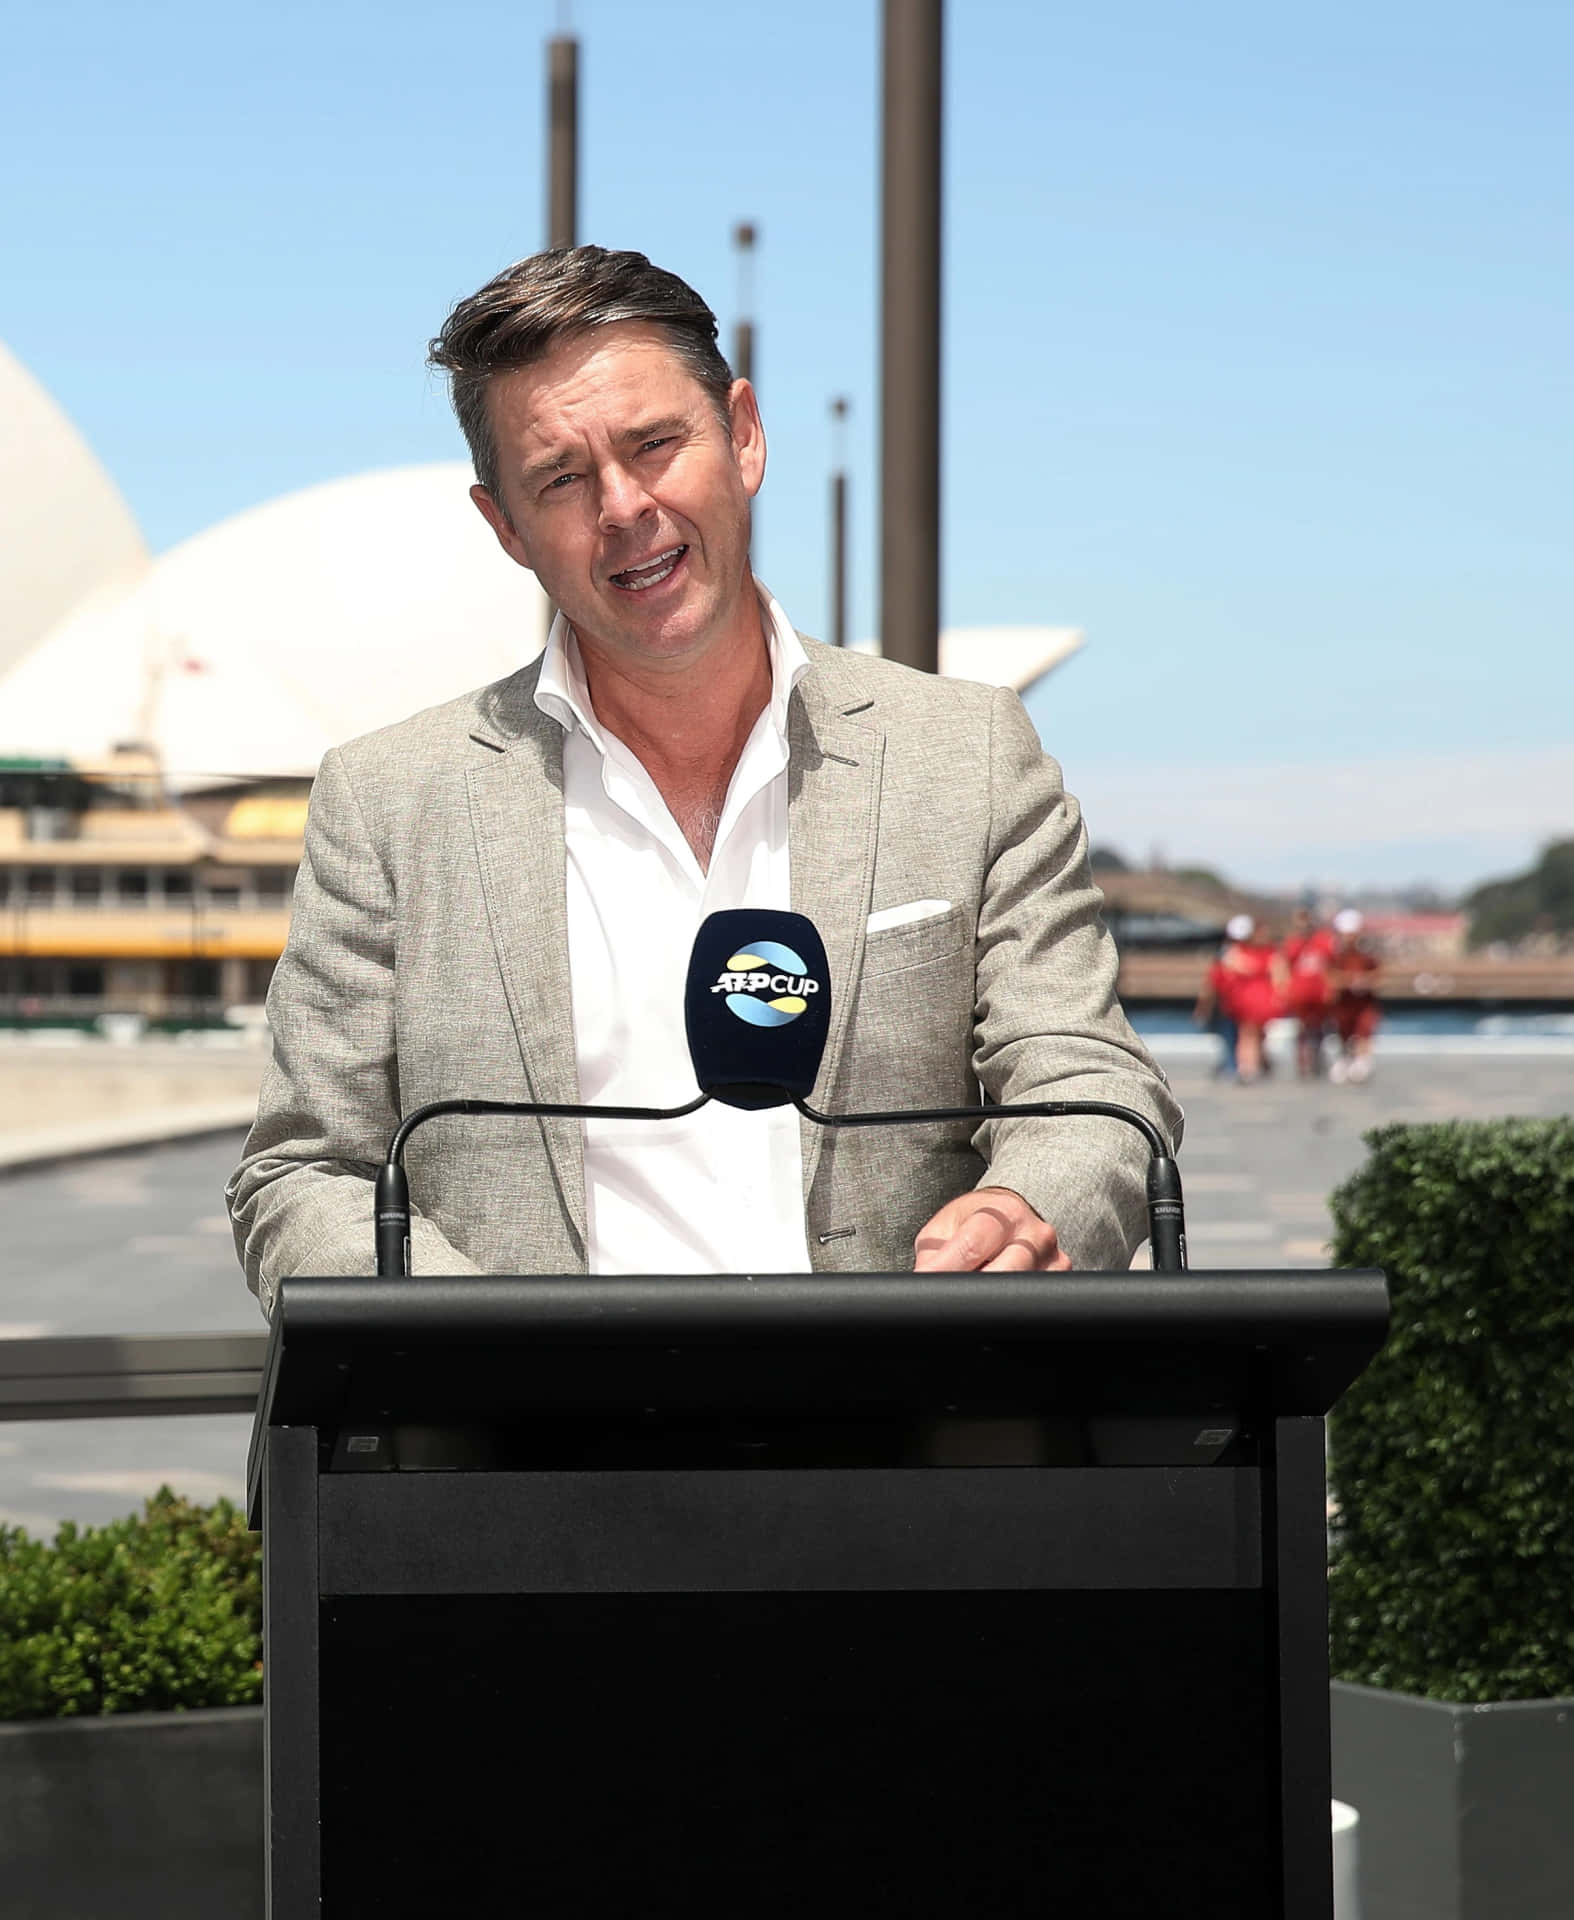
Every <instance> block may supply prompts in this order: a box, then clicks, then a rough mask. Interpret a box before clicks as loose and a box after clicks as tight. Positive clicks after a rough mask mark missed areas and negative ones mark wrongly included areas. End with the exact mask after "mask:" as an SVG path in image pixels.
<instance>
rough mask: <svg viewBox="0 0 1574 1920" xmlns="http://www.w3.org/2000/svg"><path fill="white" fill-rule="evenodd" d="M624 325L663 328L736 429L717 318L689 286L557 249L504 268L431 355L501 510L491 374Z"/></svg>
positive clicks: (640, 264) (603, 256)
mask: <svg viewBox="0 0 1574 1920" xmlns="http://www.w3.org/2000/svg"><path fill="white" fill-rule="evenodd" d="M618 320H645V321H649V322H650V323H651V325H653V326H657V327H660V328H661V330H662V331H663V332H664V333H665V334H666V335H667V337H668V338H669V339H670V340H671V342H672V349H673V352H674V353H675V354H676V355H677V356H678V358H679V359H680V360H681V361H682V362H683V364H684V365H685V366H686V367H687V368H688V370H689V372H690V373H692V374H693V376H694V378H695V379H696V380H697V381H698V382H699V384H700V385H701V386H702V387H703V388H704V389H705V393H706V395H707V396H708V398H709V400H710V402H711V404H712V406H713V407H714V408H715V409H716V412H717V414H718V416H719V417H720V419H721V422H722V424H723V426H726V425H727V424H728V411H727V401H728V396H729V394H730V392H731V389H732V369H731V368H730V367H729V366H728V365H727V362H726V360H725V359H724V358H723V356H722V353H721V351H720V349H719V348H718V347H717V345H716V316H715V314H713V313H712V312H711V310H710V308H709V307H708V306H706V304H705V302H704V301H703V300H702V299H701V298H700V296H699V295H698V294H697V293H696V292H695V291H694V289H693V288H692V287H691V286H689V285H688V283H687V282H686V281H683V280H680V279H679V278H678V276H677V275H676V274H675V273H668V272H666V271H665V270H664V269H663V268H661V267H653V266H652V265H651V263H650V262H649V261H648V260H647V259H646V258H645V256H644V254H642V253H612V252H609V251H608V250H607V248H605V247H549V248H548V249H547V251H546V252H545V253H533V254H531V256H530V258H529V259H528V260H516V261H515V262H514V264H513V266H511V267H504V269H503V271H502V272H501V273H499V274H496V275H494V276H493V278H492V279H490V280H488V281H487V283H486V285H485V286H484V287H482V288H481V290H480V291H479V292H478V293H472V294H471V295H470V297H469V299H468V300H461V301H460V302H459V304H458V306H456V307H455V308H454V310H453V312H452V313H451V314H449V316H448V318H447V319H446V320H445V321H444V322H443V330H442V332H441V333H440V334H438V336H437V338H436V339H435V340H433V341H432V343H431V346H430V349H429V351H428V356H427V357H428V364H430V365H431V366H434V367H440V368H442V370H443V371H444V372H445V373H446V374H447V375H448V384H449V394H450V397H451V398H452V400H453V404H454V412H455V413H456V414H457V415H458V417H459V425H460V427H461V429H462V430H463V432H464V436H465V439H466V441H467V442H468V443H469V447H470V458H471V460H472V461H473V462H474V463H475V475H476V478H477V480H479V481H480V483H481V485H482V486H483V487H485V488H486V490H487V492H488V493H490V494H491V495H492V497H493V499H494V500H499V504H501V501H500V497H499V494H498V471H497V442H496V440H495V438H494V437H493V433H492V422H491V419H490V417H489V416H488V413H487V405H486V390H487V387H488V385H489V384H490V383H491V380H492V378H493V376H494V375H495V374H499V373H507V372H510V371H512V369H514V368H515V367H528V366H530V365H531V364H532V363H533V362H534V361H537V360H540V359H542V358H544V356H545V355H546V354H547V353H548V352H549V351H550V350H551V348H552V347H553V346H554V345H556V343H557V342H558V341H560V340H562V339H564V338H565V337H566V336H568V335H570V334H575V333H583V332H585V331H587V330H588V329H589V328H591V327H606V326H611V325H612V324H613V322H614V321H618Z"/></svg>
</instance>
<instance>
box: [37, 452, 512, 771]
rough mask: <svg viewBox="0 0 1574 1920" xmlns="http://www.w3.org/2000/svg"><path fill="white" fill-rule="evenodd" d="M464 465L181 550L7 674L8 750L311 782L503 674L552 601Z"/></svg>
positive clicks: (273, 513) (285, 501)
mask: <svg viewBox="0 0 1574 1920" xmlns="http://www.w3.org/2000/svg"><path fill="white" fill-rule="evenodd" d="M471 479H472V475H471V472H470V469H469V467H468V465H466V464H465V463H464V462H462V461H451V462H449V461H445V462H441V463H438V464H434V465H431V466H419V467H399V468H394V469H391V470H388V471H385V472H376V473H364V474H357V475H354V476H353V477H351V478H349V479H344V480H334V481H329V482H327V483H326V484H325V485H322V486H315V487H308V488H306V489H304V490H303V491H302V492H299V493H292V494H287V495H285V496H284V497H283V498H282V499H278V500H272V501H269V502H268V503H266V504H265V505H263V506H260V507H254V508H251V509H250V510H249V511H247V512H245V513H241V514H237V515H236V516H235V517H234V518H233V519H230V520H225V521H221V522H220V523H219V524H218V525H217V526H215V527H210V528H208V529H207V530H206V531H205V532H203V533H199V534H197V535H195V536H194V537H193V538H192V539H190V540H186V541H184V542H182V544H181V545H179V546H177V547H174V548H172V549H171V550H170V551H169V552H168V553H166V554H163V555H161V556H160V557H159V559H158V560H157V561H155V562H154V564H153V566H152V569H151V570H150V571H149V572H148V574H147V575H146V577H145V578H144V579H143V580H142V581H141V582H139V583H138V584H137V585H136V586H134V587H132V588H131V589H130V590H129V591H127V592H124V593H122V594H120V595H119V596H118V597H116V598H114V599H113V600H111V601H108V602H106V601H104V600H103V599H100V600H98V601H96V602H95V603H93V604H92V605H90V606H87V607H84V608H82V609H81V610H79V611H78V612H77V613H76V614H74V615H71V616H69V617H68V618H67V619H66V620H65V621H64V622H63V623H62V624H61V625H60V626H59V627H57V628H56V629H55V631H54V632H53V633H52V634H50V636H49V637H48V639H47V640H46V641H45V642H44V643H43V644H42V645H40V646H39V647H37V648H35V649H34V650H33V652H32V653H31V654H30V655H29V656H28V657H27V658H26V659H24V660H22V661H21V662H20V663H19V664H18V665H16V666H15V667H13V668H12V670H11V671H10V673H8V674H6V675H5V677H4V678H3V680H0V754H5V753H32V754H56V755H61V756H63V757H67V758H70V759H74V760H91V761H99V760H102V759H103V758H104V757H105V755H106V754H107V753H109V752H110V751H111V750H112V749H113V748H114V746H115V745H116V744H117V743H119V742H123V741H127V740H142V741H147V742H148V743H150V744H151V745H152V746H153V747H154V748H155V750H156V751H157V752H158V754H159V756H160V758H161V760H162V761H163V764H164V766H165V768H166V770H167V772H168V774H169V776H170V777H171V778H172V779H173V780H174V781H175V782H176V784H179V785H184V786H190V785H200V784H202V783H203V782H204V781H205V780H207V779H209V778H213V777H223V776H226V775H242V776H260V775H290V774H309V773H312V772H314V771H315V770H316V766H317V762H318V761H319V760H320V759H321V757H322V755H323V754H324V753H325V752H326V751H327V749H328V748H329V747H330V746H334V745H336V744H337V743H338V742H340V741H342V740H348V739H350V738H352V737H353V736H354V735H356V734H360V733H365V732H367V731H369V730H370V729H371V728H373V727H380V726H384V725H386V724H388V723H390V722H392V721H395V720H400V719H403V718H404V717H405V716H406V715H407V714H411V713H414V712H416V711H417V710H418V709H420V708H422V707H427V706H434V705H436V704H438V703H439V702H441V701H443V700H448V699H452V698H454V697H455V696H456V695H458V694H461V693H464V692H465V691H466V690H467V689H469V688H471V687H477V686H482V685H484V684H485V683H486V682H488V681H491V680H497V679H501V678H502V677H503V676H504V675H505V674H508V673H512V672H513V671H514V670H515V669H516V668H517V667H519V666H521V665H523V664H524V662H525V661H526V660H528V659H529V658H530V657H531V656H532V655H533V654H535V653H536V652H537V651H539V649H540V646H541V641H542V637H543V608H544V606H545V600H544V597H543V595H542V593H541V591H540V589H539V588H538V587H537V585H536V582H535V579H534V577H533V576H532V575H531V574H529V573H527V572H525V571H524V570H523V569H522V568H520V567H517V566H516V565H515V564H514V563H513V561H511V560H510V559H509V558H508V557H507V555H506V554H504V553H503V552H502V550H501V549H500V548H499V547H498V545H497V542H496V540H495V539H494V538H493V535H492V532H491V530H490V529H489V528H488V527H487V525H486V523H485V522H484V521H483V520H482V518H481V516H480V515H479V514H478V513H477V512H476V510H475V507H474V506H473V505H472V504H471V501H470V499H469V494H468V489H469V486H470V484H471Z"/></svg>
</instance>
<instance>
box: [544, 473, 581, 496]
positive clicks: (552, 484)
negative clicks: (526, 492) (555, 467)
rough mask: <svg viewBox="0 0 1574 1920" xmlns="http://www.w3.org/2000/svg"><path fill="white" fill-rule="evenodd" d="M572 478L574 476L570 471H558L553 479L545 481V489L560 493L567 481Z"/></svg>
mask: <svg viewBox="0 0 1574 1920" xmlns="http://www.w3.org/2000/svg"><path fill="white" fill-rule="evenodd" d="M574 478H575V476H574V475H573V474H571V473H560V474H559V475H558V476H557V478H556V479H555V480H549V481H548V482H547V487H546V490H547V492H548V493H561V492H562V490H563V488H564V487H566V486H567V485H568V483H569V481H570V480H572V479H574Z"/></svg>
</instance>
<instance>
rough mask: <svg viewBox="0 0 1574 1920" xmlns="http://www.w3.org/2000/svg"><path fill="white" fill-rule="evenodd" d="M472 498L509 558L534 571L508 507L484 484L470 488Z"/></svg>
mask: <svg viewBox="0 0 1574 1920" xmlns="http://www.w3.org/2000/svg"><path fill="white" fill-rule="evenodd" d="M470 498H471V499H472V500H473V501H474V502H475V503H476V507H477V508H478V510H479V512H480V515H481V518H482V519H483V520H484V521H485V522H486V524H487V525H488V526H489V527H490V528H491V529H492V531H493V532H494V533H495V534H496V535H497V544H498V545H499V546H500V547H501V548H502V549H503V551H504V553H506V554H507V555H508V557H509V559H510V560H513V561H516V562H517V563H518V564H519V565H520V566H522V567H526V568H528V569H529V571H530V572H532V573H534V572H535V568H534V566H533V565H532V564H531V560H530V555H529V552H528V550H527V549H526V547H525V543H524V541H523V540H521V539H520V537H519V531H518V529H517V528H516V527H515V525H514V523H513V521H512V520H510V519H509V517H508V509H507V507H505V506H504V505H503V503H502V501H500V500H495V499H493V497H492V495H491V493H490V492H488V490H487V489H486V488H485V487H482V486H475V487H472V488H471V489H470Z"/></svg>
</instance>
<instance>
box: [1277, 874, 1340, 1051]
mask: <svg viewBox="0 0 1574 1920" xmlns="http://www.w3.org/2000/svg"><path fill="white" fill-rule="evenodd" d="M1338 943H1339V942H1338V936H1337V934H1335V933H1334V931H1333V929H1332V928H1331V927H1320V926H1318V924H1317V922H1316V920H1315V919H1314V918H1313V915H1312V910H1311V908H1310V907H1297V908H1296V909H1295V912H1294V913H1293V914H1292V915H1291V916H1290V931H1289V932H1288V934H1286V936H1285V940H1284V945H1283V946H1282V947H1281V948H1280V953H1281V954H1282V955H1283V958H1284V964H1285V966H1286V968H1287V969H1288V971H1289V990H1288V994H1287V998H1288V1001H1289V1011H1290V1012H1291V1013H1292V1014H1294V1016H1295V1018H1296V1019H1297V1020H1298V1021H1299V1022H1300V1029H1299V1031H1298V1033H1297V1034H1296V1040H1295V1065H1296V1071H1297V1072H1298V1073H1299V1074H1300V1076H1301V1078H1302V1079H1303V1080H1311V1079H1315V1078H1316V1076H1317V1075H1318V1074H1319V1073H1321V1072H1322V1070H1323V1035H1324V1033H1325V1032H1326V1031H1327V1028H1328V1022H1329V1019H1330V1016H1331V1015H1332V1012H1333V988H1332V986H1331V985H1330V984H1329V978H1328V969H1329V966H1330V964H1331V963H1332V960H1333V955H1334V949H1335V948H1336V947H1337V945H1338Z"/></svg>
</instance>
